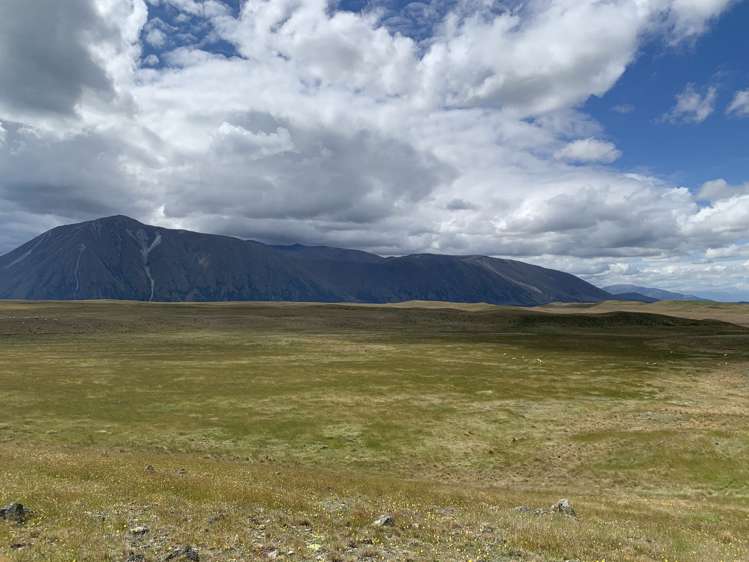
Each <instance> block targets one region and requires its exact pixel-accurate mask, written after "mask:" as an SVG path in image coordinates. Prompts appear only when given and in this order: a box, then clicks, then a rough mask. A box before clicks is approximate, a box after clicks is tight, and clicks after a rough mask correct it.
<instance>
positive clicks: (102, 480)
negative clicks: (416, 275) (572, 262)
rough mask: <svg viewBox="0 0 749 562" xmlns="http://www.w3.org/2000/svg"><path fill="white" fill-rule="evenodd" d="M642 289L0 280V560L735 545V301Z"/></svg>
mask: <svg viewBox="0 0 749 562" xmlns="http://www.w3.org/2000/svg"><path fill="white" fill-rule="evenodd" d="M648 306H649V305H648ZM679 306H687V305H683V304H680V305H679ZM695 306H701V305H695ZM721 306H725V307H728V306H729V305H721ZM654 310H655V311H657V310H656V309H653V308H649V309H648V308H645V309H644V310H643V311H638V312H632V311H624V312H622V311H617V310H616V306H614V305H610V306H609V308H606V309H605V310H604V312H607V313H606V314H600V313H591V312H595V311H591V310H587V312H588V313H587V314H579V312H581V310H580V309H578V310H567V308H566V307H546V308H545V309H544V311H535V310H526V309H510V308H499V307H491V306H481V305H472V306H436V305H426V304H419V303H412V304H411V305H404V306H348V305H316V304H287V303H278V304H268V303H254V304H247V303H244V304H240V303H233V304H227V303H220V304H144V303H113V302H98V303H97V302H87V303H21V302H5V303H0V398H1V399H2V403H1V410H0V411H1V412H2V415H0V507H2V506H4V505H6V504H9V503H10V502H14V501H17V502H22V503H23V504H24V505H26V506H27V507H28V508H29V509H31V510H32V513H31V515H30V517H29V519H28V520H27V521H26V522H25V523H23V524H17V523H15V522H13V521H4V520H2V519H0V561H3V562H5V561H7V560H12V561H36V560H51V561H60V562H62V561H65V562H71V561H74V560H75V561H77V562H80V561H82V560H92V561H109V560H112V561H122V562H124V561H126V560H128V561H131V562H136V561H138V560H147V561H151V560H154V561H155V560H159V561H160V560H165V559H167V558H168V557H169V556H171V555H172V554H174V557H173V558H172V559H173V560H188V559H191V557H195V556H199V559H200V560H201V561H229V560H271V559H276V560H326V561H334V560H341V561H349V560H351V561H353V560H414V561H421V560H439V561H442V560H451V561H452V560H455V561H458V560H463V561H469V560H472V561H474V562H477V561H479V560H482V561H487V562H488V561H510V560H517V561H547V560H549V561H564V560H579V561H593V560H603V559H605V560H606V561H615V560H643V561H654V560H658V561H663V560H670V561H674V560H678V561H680V562H687V561H695V562H702V561H712V560H715V561H720V560H724V561H729V560H730V561H739V560H749V542H748V540H747V537H749V463H747V459H748V458H749V410H748V409H747V404H749V328H747V327H744V326H739V325H737V324H742V323H743V324H749V322H747V317H744V316H743V314H744V312H741V309H738V310H739V312H737V311H736V309H730V308H726V309H724V310H723V312H721V314H722V316H720V317H718V316H717V315H716V314H713V315H704V314H694V313H692V314H681V316H684V317H687V318H678V317H676V316H661V315H654V314H644V313H641V312H650V311H654ZM726 311H728V312H726ZM672 314H675V313H673V312H672ZM726 314H727V315H728V317H730V319H731V321H732V322H734V323H733V324H728V323H722V322H718V321H715V320H710V318H716V317H717V318H718V319H721V318H726ZM690 316H691V318H689V317H690ZM736 318H738V321H737V320H736ZM561 498H567V499H569V500H570V502H571V503H572V506H573V507H574V510H575V512H576V516H570V515H565V514H559V513H554V512H553V511H552V510H551V509H550V507H551V506H552V504H555V503H556V502H558V501H559V500H560V499H561ZM518 508H521V509H518ZM526 508H527V509H526ZM383 515H390V516H392V521H387V523H392V524H385V525H379V526H378V525H374V524H373V523H374V522H375V521H376V520H377V519H378V518H380V517H381V516H383ZM187 545H189V546H190V547H191V548H192V550H187V549H183V550H182V554H181V555H177V553H176V551H175V549H178V548H181V547H183V546H187ZM180 556H181V557H180Z"/></svg>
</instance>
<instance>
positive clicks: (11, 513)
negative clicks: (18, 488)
mask: <svg viewBox="0 0 749 562" xmlns="http://www.w3.org/2000/svg"><path fill="white" fill-rule="evenodd" d="M30 515H31V512H30V511H29V510H28V509H26V508H25V507H24V506H23V504H21V503H16V502H14V503H11V504H8V505H6V506H5V507H3V508H2V509H0V519H4V520H5V521H15V522H16V523H24V522H25V521H26V520H27V519H28V518H29V516H30Z"/></svg>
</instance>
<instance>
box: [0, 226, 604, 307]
mask: <svg viewBox="0 0 749 562" xmlns="http://www.w3.org/2000/svg"><path fill="white" fill-rule="evenodd" d="M0 298H5V299H8V298H14V299H29V300H46V299H54V300H85V299H129V300H145V301H149V300H157V301H221V300H269V301H273V300H290V301H300V300H313V301H322V302H363V303H386V302H402V301H407V300H437V301H456V302H488V303H492V304H513V305H521V306H533V305H538V304H546V303H549V302H553V301H560V302H595V301H600V300H605V299H607V298H610V295H609V294H608V293H607V292H605V291H603V290H601V289H599V288H597V287H594V286H593V285H591V284H590V283H587V282H586V281H583V280H582V279H579V278H577V277H575V276H574V275H571V274H569V273H564V272H561V271H556V270H552V269H547V268H543V267H540V266H535V265H531V264H527V263H524V262H520V261H516V260H507V259H499V258H490V257H487V256H480V255H468V256H450V255H440V254H413V255H408V256H400V257H382V256H378V255H376V254H371V253H368V252H363V251H360V250H349V249H344V248H335V247H332V246H303V245H301V244H292V245H288V246H273V245H269V244H263V243H261V242H257V241H254V240H243V239H240V238H235V237H231V236H225V235H216V234H204V233H198V232H192V231H189V230H175V229H168V228H164V227H158V226H151V225H147V224H144V223H141V222H139V221H136V220H135V219H131V218H129V217H126V216H124V215H114V216H111V217H104V218H101V219H96V220H92V221H86V222H82V223H76V224H71V225H65V226H60V227H56V228H53V229H51V230H49V231H47V232H45V233H43V234H41V235H40V236H38V237H36V238H34V239H33V240H30V241H29V242H27V243H26V244H23V245H21V246H20V247H18V248H16V249H15V250H13V251H11V252H9V253H8V254H5V255H4V256H0Z"/></svg>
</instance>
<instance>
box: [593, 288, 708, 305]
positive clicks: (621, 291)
mask: <svg viewBox="0 0 749 562" xmlns="http://www.w3.org/2000/svg"><path fill="white" fill-rule="evenodd" d="M603 290H604V291H607V292H609V293H611V294H612V295H615V296H616V297H617V298H620V297H621V296H622V295H626V294H630V295H631V294H633V293H635V294H639V295H643V296H645V297H648V298H651V299H653V301H650V302H654V301H704V300H707V299H703V298H700V297H697V296H695V295H685V294H683V293H674V292H672V291H664V290H663V289H654V288H652V287H640V286H639V285H609V286H608V287H604V288H603ZM622 300H637V299H622ZM644 302H647V301H644Z"/></svg>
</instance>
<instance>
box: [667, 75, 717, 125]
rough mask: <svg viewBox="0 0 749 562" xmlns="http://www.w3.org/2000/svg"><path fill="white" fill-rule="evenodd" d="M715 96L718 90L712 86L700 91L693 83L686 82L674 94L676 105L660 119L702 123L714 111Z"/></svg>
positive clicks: (672, 121) (671, 121) (673, 121)
mask: <svg viewBox="0 0 749 562" xmlns="http://www.w3.org/2000/svg"><path fill="white" fill-rule="evenodd" d="M717 96H718V90H717V89H716V88H715V87H714V86H710V87H708V88H707V89H706V90H705V91H704V93H700V91H699V90H698V89H697V87H696V86H695V85H694V84H691V83H690V84H687V85H686V87H685V88H684V90H683V91H682V92H680V93H678V94H676V105H674V107H673V108H672V109H671V110H670V111H669V112H668V113H666V114H665V115H663V118H662V119H663V121H665V122H669V123H702V122H703V121H704V120H705V119H707V118H708V117H710V115H712V113H713V111H715V101H716V98H717Z"/></svg>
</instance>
